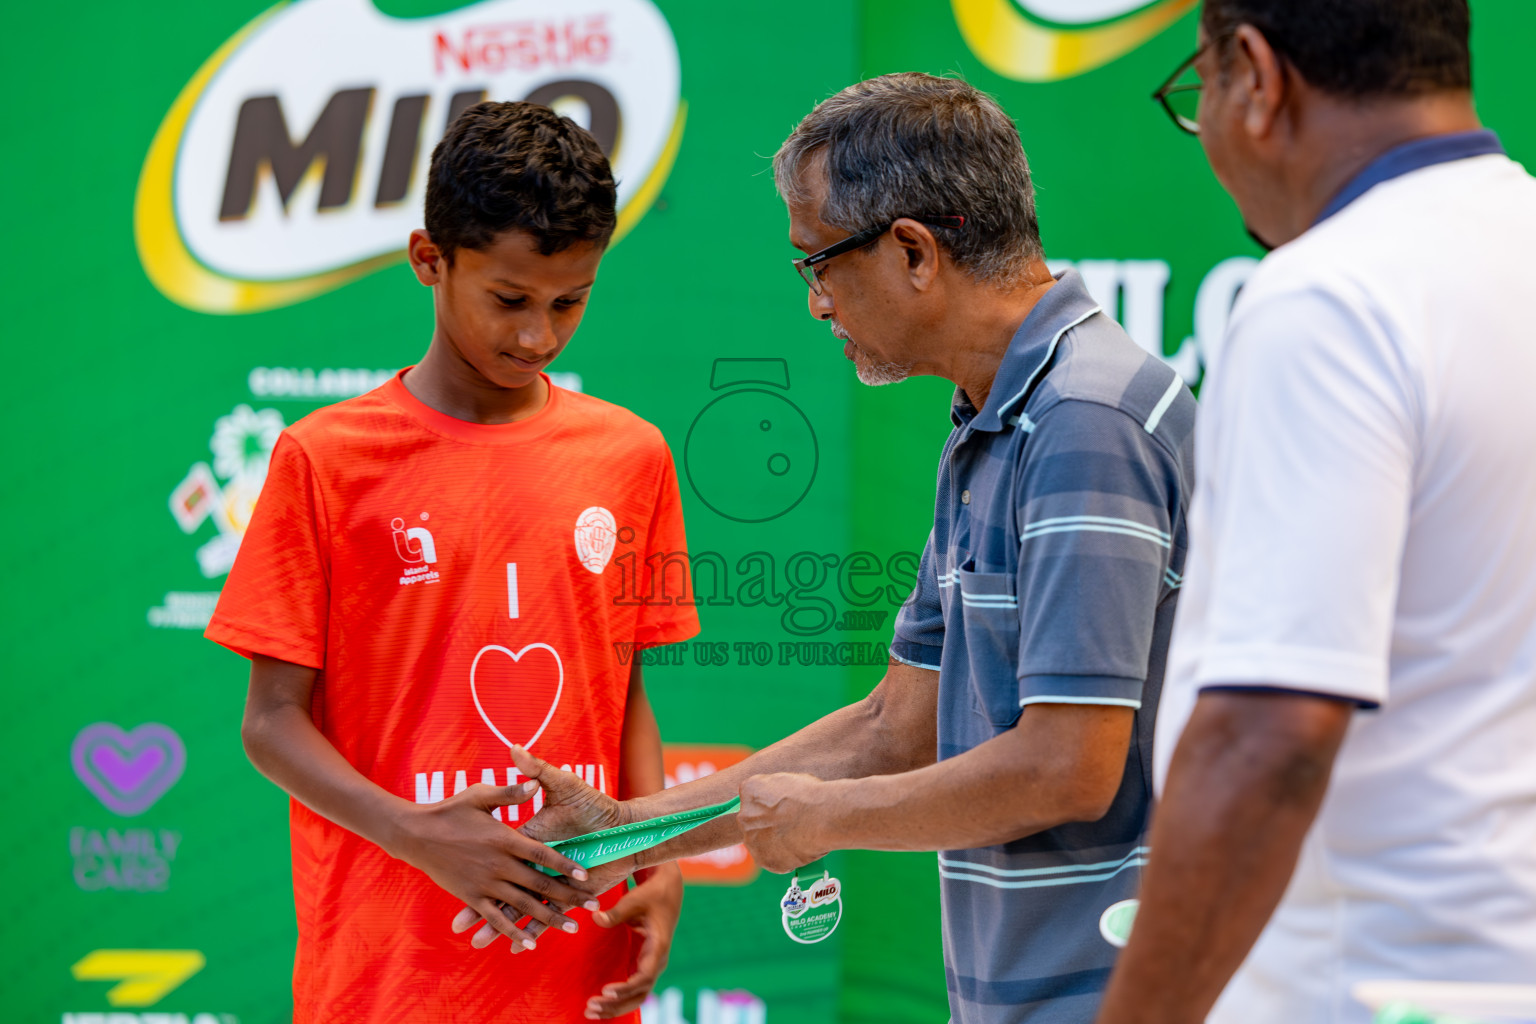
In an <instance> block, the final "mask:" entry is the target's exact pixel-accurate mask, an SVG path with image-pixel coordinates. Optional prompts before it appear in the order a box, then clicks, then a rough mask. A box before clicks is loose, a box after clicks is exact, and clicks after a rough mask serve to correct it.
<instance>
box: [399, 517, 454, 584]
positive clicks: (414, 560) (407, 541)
mask: <svg viewBox="0 0 1536 1024" xmlns="http://www.w3.org/2000/svg"><path fill="white" fill-rule="evenodd" d="M430 518H432V516H431V513H429V512H423V513H421V520H422V522H426V521H427V520H428V519H430ZM389 530H390V533H391V534H392V535H393V537H394V540H395V554H397V555H399V556H400V560H401V561H402V562H404V563H405V570H404V571H403V572H402V573H401V574H400V585H401V586H402V587H408V586H411V585H412V584H415V583H436V582H437V581H438V580H439V579H441V578H442V574H441V573H439V572H438V571H437V541H436V540H434V539H433V537H432V531H431V530H429V529H427V528H426V527H425V526H409V527H408V526H406V525H405V520H404V519H403V518H401V517H400V516H396V517H395V518H394V519H391V520H390V522H389Z"/></svg>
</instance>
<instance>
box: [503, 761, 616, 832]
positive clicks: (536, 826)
mask: <svg viewBox="0 0 1536 1024" xmlns="http://www.w3.org/2000/svg"><path fill="white" fill-rule="evenodd" d="M512 763H513V764H515V765H517V770H518V771H520V772H522V773H523V774H524V775H526V776H528V778H530V779H533V780H535V781H536V782H538V784H539V785H540V786H542V787H544V806H543V808H541V809H540V811H539V813H538V814H535V815H534V816H533V820H531V821H529V822H528V824H526V825H524V826H523V827H522V828H520V829H518V831H519V832H521V833H523V835H525V836H527V837H528V838H530V839H534V840H537V841H538V842H541V843H553V842H555V841H556V840H557V839H570V838H572V837H573V836H584V835H586V834H587V833H588V832H597V831H600V830H602V829H605V828H613V827H614V826H616V825H624V824H628V822H629V820H630V819H629V816H628V815H627V814H626V813H625V808H624V805H623V804H622V803H620V802H619V801H617V800H615V799H614V798H613V797H611V796H608V795H607V794H605V793H601V792H599V791H598V790H595V789H593V788H592V787H591V786H589V785H587V784H586V783H585V782H583V781H581V779H580V778H579V777H578V776H577V775H576V774H575V773H574V772H563V771H561V770H560V769H558V768H556V767H554V766H552V765H550V764H549V763H548V762H547V761H541V760H539V759H538V758H537V757H534V756H533V755H532V754H530V753H528V751H526V750H524V749H523V748H522V747H513V748H512Z"/></svg>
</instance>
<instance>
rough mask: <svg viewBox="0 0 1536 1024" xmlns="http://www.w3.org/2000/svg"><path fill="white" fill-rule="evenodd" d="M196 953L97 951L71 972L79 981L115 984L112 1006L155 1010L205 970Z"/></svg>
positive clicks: (110, 993) (109, 993)
mask: <svg viewBox="0 0 1536 1024" xmlns="http://www.w3.org/2000/svg"><path fill="white" fill-rule="evenodd" d="M206 962H207V961H205V960H204V959H203V954H201V953H199V952H198V951H197V950H195V949H98V950H95V951H93V952H91V953H87V954H86V955H85V958H84V959H83V960H81V961H80V962H79V963H77V964H75V965H74V967H72V968H71V971H72V972H73V973H74V975H75V978H76V979H77V980H79V981H115V982H117V983H118V984H116V985H113V986H112V987H111V988H109V989H108V990H107V1002H109V1003H111V1004H112V1005H113V1006H153V1005H155V1004H156V1003H158V1002H159V1001H160V1000H162V999H164V998H165V997H166V996H167V995H169V994H170V993H171V992H173V991H175V990H176V989H177V988H179V987H180V986H181V984H182V983H183V982H185V981H186V980H187V979H188V978H190V977H192V975H194V974H196V973H197V972H198V971H200V970H202V969H203V965H204V964H205V963H206Z"/></svg>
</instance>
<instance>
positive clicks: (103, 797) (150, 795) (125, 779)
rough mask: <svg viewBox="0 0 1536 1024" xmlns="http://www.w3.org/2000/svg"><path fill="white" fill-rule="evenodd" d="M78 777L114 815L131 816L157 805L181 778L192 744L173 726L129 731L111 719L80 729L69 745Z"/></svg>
mask: <svg viewBox="0 0 1536 1024" xmlns="http://www.w3.org/2000/svg"><path fill="white" fill-rule="evenodd" d="M69 758H70V764H71V765H73V767H74V769H75V776H76V777H77V778H78V779H79V780H80V781H81V782H82V783H84V785H85V788H86V789H88V790H90V791H91V793H92V794H94V795H95V797H96V799H98V800H100V801H101V802H102V804H103V805H104V806H105V807H106V808H107V810H109V811H111V812H112V813H113V814H118V815H122V816H123V817H125V818H131V817H134V816H136V815H140V814H143V813H144V812H145V811H147V810H149V809H150V808H151V807H153V806H154V804H155V802H156V801H157V800H159V799H160V798H161V797H162V796H164V795H165V794H166V792H167V791H168V790H169V789H170V788H171V787H172V786H174V785H176V781H177V780H178V779H180V778H181V773H182V771H184V770H185V769H186V766H187V748H186V747H185V746H183V745H182V742H181V737H180V736H177V735H176V733H175V731H174V730H173V729H171V728H170V727H169V726H166V725H160V724H159V723H156V722H146V723H145V724H144V725H141V726H139V727H138V728H137V729H134V730H132V731H124V730H123V729H121V728H119V727H118V726H116V725H113V724H112V723H111V722H97V723H96V724H94V725H88V726H86V727H85V728H84V729H81V730H80V734H79V735H78V736H76V737H75V742H74V743H73V744H72V745H71V746H70V750H69Z"/></svg>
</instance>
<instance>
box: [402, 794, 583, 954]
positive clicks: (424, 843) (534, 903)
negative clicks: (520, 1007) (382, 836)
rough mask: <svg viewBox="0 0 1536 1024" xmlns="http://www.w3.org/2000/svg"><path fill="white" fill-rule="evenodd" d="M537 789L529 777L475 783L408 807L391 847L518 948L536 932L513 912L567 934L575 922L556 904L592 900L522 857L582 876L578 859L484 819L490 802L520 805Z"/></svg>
mask: <svg viewBox="0 0 1536 1024" xmlns="http://www.w3.org/2000/svg"><path fill="white" fill-rule="evenodd" d="M537 788H538V785H537V783H534V782H525V783H523V784H522V785H518V786H487V785H483V784H482V785H475V786H470V787H469V788H468V789H466V790H464V792H462V793H458V794H455V795H454V796H451V797H449V798H448V799H447V800H443V801H441V802H440V803H435V804H419V805H411V808H412V809H411V810H410V812H409V813H408V814H407V815H405V816H404V817H403V818H402V820H401V822H400V826H399V828H400V834H399V835H398V836H397V838H396V840H395V842H393V843H391V846H390V853H392V854H394V855H395V856H397V857H399V858H400V859H401V860H404V861H405V862H406V863H408V864H410V865H412V866H413V867H416V868H419V869H420V870H421V871H423V872H425V873H426V875H427V877H429V878H431V879H432V881H433V882H435V883H436V884H437V885H438V886H439V887H440V888H442V889H445V890H447V891H448V892H451V893H453V894H454V895H455V896H457V897H459V898H460V899H462V900H463V901H464V902H465V903H466V904H468V906H470V907H472V908H474V910H475V912H476V913H477V914H478V915H479V916H480V917H482V918H484V919H485V920H486V921H487V922H489V923H490V925H491V926H493V927H494V928H495V930H496V931H498V932H500V933H501V934H503V935H505V936H507V937H508V938H509V939H511V940H512V945H513V947H514V948H517V949H532V948H533V946H534V939H535V937H536V934H530V933H529V932H527V931H524V930H523V929H521V928H519V927H517V921H518V920H519V919H520V918H523V917H531V918H532V919H533V921H534V922H537V923H539V924H540V925H542V926H543V927H541V928H540V929H539V931H540V932H542V931H543V930H544V928H548V927H555V928H560V929H562V930H563V931H567V932H574V931H575V930H576V922H575V921H572V920H571V919H570V918H568V917H566V916H565V915H564V914H562V913H560V910H559V909H557V907H560V908H563V907H574V906H585V907H586V908H587V909H593V908H595V907H596V906H597V901H596V900H593V899H592V898H591V897H590V896H589V895H588V894H586V893H584V892H582V891H580V890H579V889H575V888H573V887H572V886H571V885H569V884H567V883H566V882H565V881H564V880H562V879H556V878H551V877H550V876H548V875H546V874H544V873H543V872H541V871H537V870H535V869H534V868H532V867H529V866H528V864H526V863H525V861H533V862H535V863H538V864H543V865H544V866H546V867H549V868H552V869H554V870H556V871H559V872H561V873H563V874H568V875H570V876H571V877H572V878H573V879H585V878H586V875H587V873H586V871H585V870H584V869H583V868H582V867H581V866H580V865H579V864H577V863H576V862H575V861H573V860H570V859H569V858H566V857H562V856H561V855H560V854H558V853H556V852H555V851H554V850H551V849H550V848H549V847H547V846H545V845H543V844H542V843H538V842H535V841H534V840H532V839H529V838H528V837H527V836H524V835H520V834H519V833H518V832H517V831H516V830H515V829H511V828H508V827H507V826H506V825H504V824H502V823H501V822H499V821H497V820H496V819H495V818H493V817H491V810H492V809H493V808H496V807H507V806H511V805H515V804H520V803H522V802H523V801H525V800H527V799H528V798H529V797H530V796H532V795H533V793H534V791H535V790H536V789H537ZM545 901H548V903H546V902H545ZM549 904H554V905H549Z"/></svg>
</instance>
